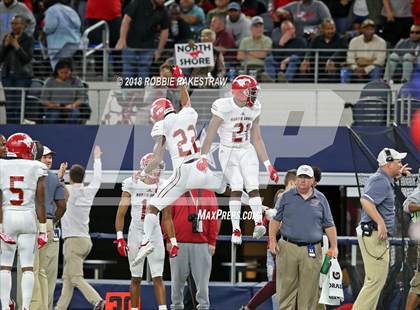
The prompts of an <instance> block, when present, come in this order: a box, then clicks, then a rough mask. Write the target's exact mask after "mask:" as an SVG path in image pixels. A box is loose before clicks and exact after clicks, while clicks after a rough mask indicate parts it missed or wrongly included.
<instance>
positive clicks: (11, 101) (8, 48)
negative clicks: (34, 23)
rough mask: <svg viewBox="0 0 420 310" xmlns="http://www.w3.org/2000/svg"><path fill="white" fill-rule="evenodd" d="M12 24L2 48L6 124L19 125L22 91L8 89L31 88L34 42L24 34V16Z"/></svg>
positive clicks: (18, 16)
mask: <svg viewBox="0 0 420 310" xmlns="http://www.w3.org/2000/svg"><path fill="white" fill-rule="evenodd" d="M11 23H12V31H11V32H10V33H9V34H7V35H6V36H5V37H4V39H3V42H2V45H1V47H0V64H2V65H3V67H2V71H1V77H2V85H3V87H4V88H5V90H4V96H5V98H6V122H7V123H19V122H20V113H19V111H20V106H21V97H22V91H21V90H10V89H7V88H8V87H30V86H31V78H32V64H31V61H32V53H33V43H34V40H33V38H32V37H29V36H28V35H27V34H26V33H25V32H24V30H25V18H24V17H23V16H21V15H16V16H15V17H13V19H12V22H11Z"/></svg>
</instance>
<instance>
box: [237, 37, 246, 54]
mask: <svg viewBox="0 0 420 310" xmlns="http://www.w3.org/2000/svg"><path fill="white" fill-rule="evenodd" d="M246 38H247V37H244V38H242V40H241V43H239V48H238V49H239V50H240V51H246V41H247V40H246Z"/></svg>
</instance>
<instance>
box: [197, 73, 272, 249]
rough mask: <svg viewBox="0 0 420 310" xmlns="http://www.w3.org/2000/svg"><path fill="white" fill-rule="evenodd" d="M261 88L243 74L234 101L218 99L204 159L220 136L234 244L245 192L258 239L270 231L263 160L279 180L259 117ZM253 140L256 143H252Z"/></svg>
mask: <svg viewBox="0 0 420 310" xmlns="http://www.w3.org/2000/svg"><path fill="white" fill-rule="evenodd" d="M258 92H259V86H258V83H257V81H256V80H255V79H254V78H253V77H251V76H249V75H239V76H237V77H236V78H235V79H234V80H233V81H232V95H233V97H231V98H222V99H218V100H216V101H215V102H214V103H213V105H212V108H211V112H212V114H213V117H212V119H211V120H210V124H209V127H208V130H207V136H206V138H205V140H204V142H203V148H202V150H201V152H202V154H203V155H202V158H203V160H206V154H207V153H208V151H209V149H210V145H211V143H212V141H213V140H214V138H215V136H216V132H217V133H218V134H219V137H220V148H219V161H220V164H221V166H222V171H223V174H224V176H225V178H226V179H227V182H228V183H229V184H230V187H231V189H232V192H231V199H230V201H229V209H230V212H231V221H232V230H233V233H232V243H234V244H241V243H242V237H241V229H240V226H239V224H240V212H241V200H240V197H241V195H242V190H243V188H244V187H245V189H246V191H247V192H248V194H249V197H250V198H249V206H250V207H251V210H252V213H253V217H254V221H255V228H254V234H253V235H254V237H256V238H261V237H262V236H263V235H264V234H265V232H266V229H265V227H264V225H263V224H262V213H263V206H262V201H261V198H260V194H259V190H258V188H259V182H258V177H259V161H258V157H260V159H261V160H262V161H263V162H264V165H265V166H266V168H267V171H268V172H269V174H270V177H271V179H272V180H273V181H274V182H276V183H277V182H278V181H279V176H278V175H277V171H276V170H275V169H274V167H273V166H272V165H271V163H270V161H269V159H268V155H267V151H266V149H265V145H264V141H263V139H262V136H261V132H260V126H259V117H260V113H261V104H260V102H259V100H258V99H257V96H258ZM251 141H252V144H251Z"/></svg>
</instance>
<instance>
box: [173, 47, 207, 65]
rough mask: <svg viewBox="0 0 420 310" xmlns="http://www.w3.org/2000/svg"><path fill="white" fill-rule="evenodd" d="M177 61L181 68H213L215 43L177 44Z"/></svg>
mask: <svg viewBox="0 0 420 310" xmlns="http://www.w3.org/2000/svg"><path fill="white" fill-rule="evenodd" d="M175 59H176V64H177V65H178V66H180V67H181V68H200V67H213V66H214V54H213V43H196V44H194V45H190V44H175Z"/></svg>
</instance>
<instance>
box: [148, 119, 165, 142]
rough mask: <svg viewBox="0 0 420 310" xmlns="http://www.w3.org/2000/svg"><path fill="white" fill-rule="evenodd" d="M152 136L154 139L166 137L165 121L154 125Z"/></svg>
mask: <svg viewBox="0 0 420 310" xmlns="http://www.w3.org/2000/svg"><path fill="white" fill-rule="evenodd" d="M150 135H151V136H152V138H155V137H159V136H164V135H165V131H164V128H163V120H161V121H158V122H156V123H155V124H154V125H153V128H152V131H151V132H150Z"/></svg>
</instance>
